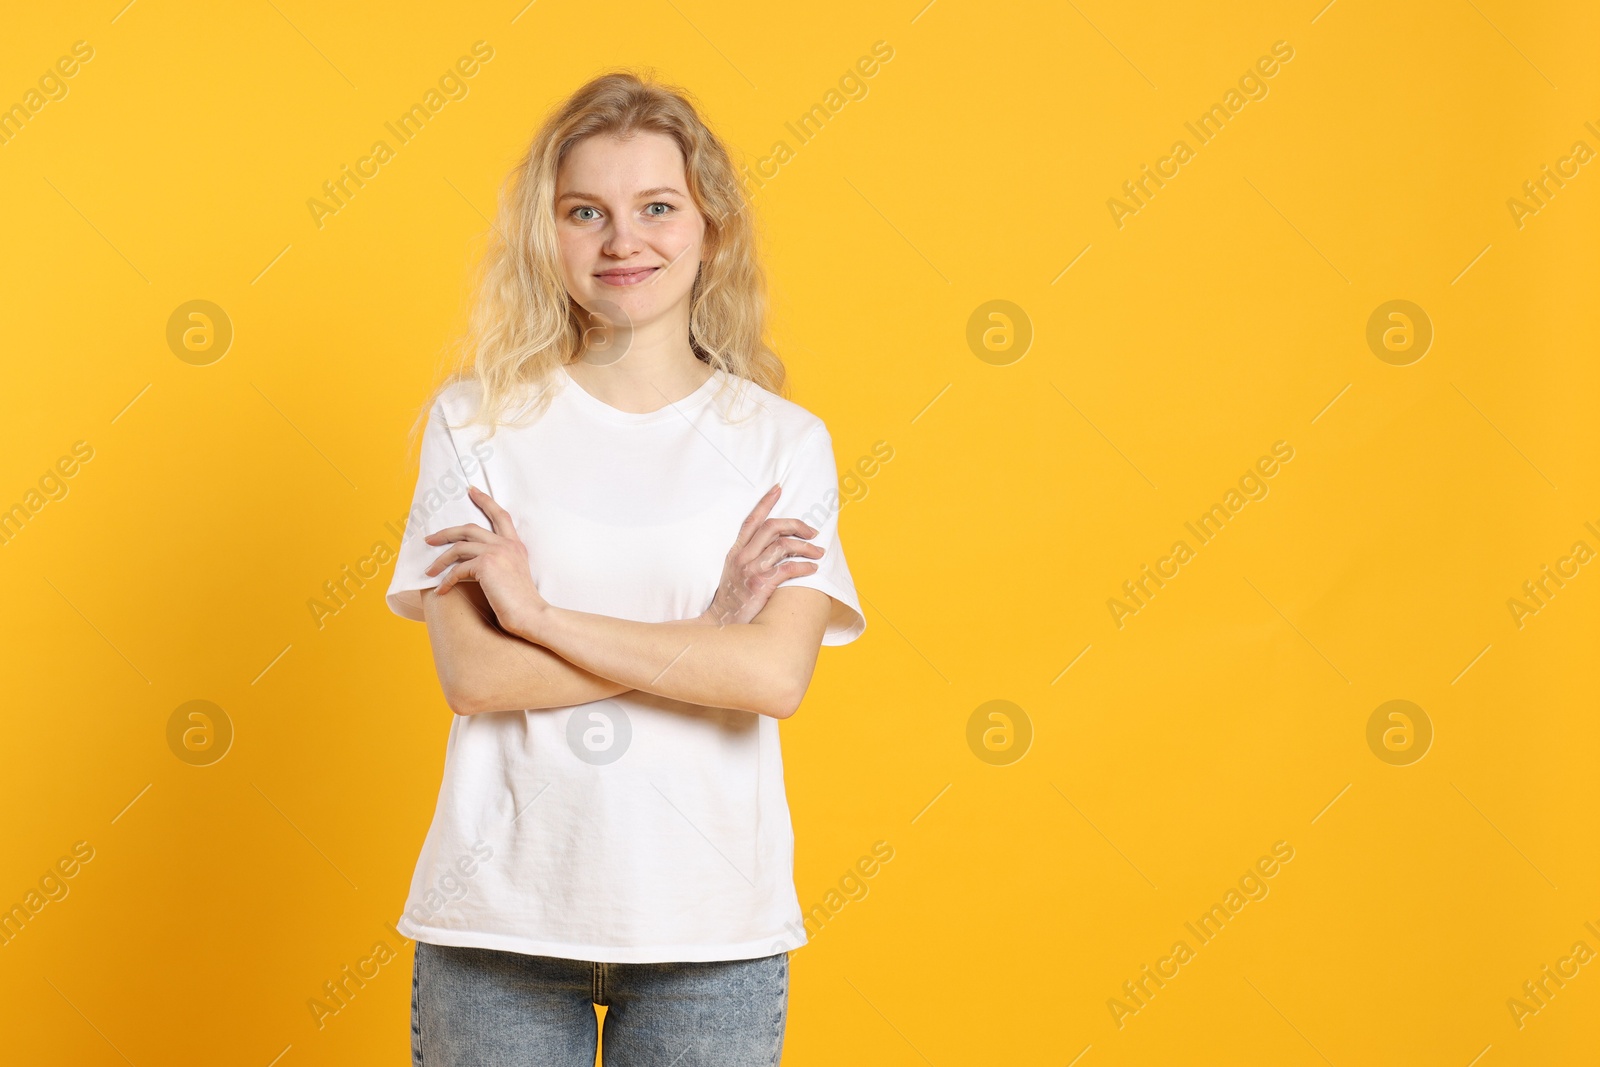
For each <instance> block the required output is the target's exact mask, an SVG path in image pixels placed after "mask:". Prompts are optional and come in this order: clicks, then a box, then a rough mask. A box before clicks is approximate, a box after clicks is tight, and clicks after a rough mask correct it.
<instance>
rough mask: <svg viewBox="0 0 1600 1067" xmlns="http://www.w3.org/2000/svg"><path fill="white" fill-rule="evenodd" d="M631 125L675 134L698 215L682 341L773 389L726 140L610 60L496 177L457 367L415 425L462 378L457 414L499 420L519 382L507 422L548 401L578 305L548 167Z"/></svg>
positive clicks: (491, 423) (577, 330)
mask: <svg viewBox="0 0 1600 1067" xmlns="http://www.w3.org/2000/svg"><path fill="white" fill-rule="evenodd" d="M640 132H654V133H662V134H666V135H667V136H668V137H671V138H672V139H673V140H674V141H676V142H677V145H678V148H679V150H680V151H682V153H683V161H684V173H685V176H686V177H687V181H688V186H689V188H688V194H689V196H690V198H691V199H692V200H693V201H694V203H695V206H696V207H697V208H698V209H699V211H700V213H701V215H703V216H704V218H705V220H706V232H705V246H706V251H707V259H706V261H705V262H704V263H702V264H700V265H699V272H698V273H697V275H696V276H695V281H694V286H693V289H692V290H691V293H690V312H689V344H690V347H691V348H692V349H693V350H694V353H695V356H696V357H697V358H699V359H700V360H701V361H702V362H704V363H707V364H709V365H710V366H712V367H713V368H717V369H720V370H723V371H726V372H727V373H728V374H730V375H732V376H733V377H734V378H742V379H745V380H747V381H751V382H755V383H756V384H758V385H760V386H761V387H762V388H764V389H767V390H768V391H770V392H773V393H776V394H778V395H780V396H781V395H783V392H784V385H785V381H786V378H787V372H786V370H785V368H784V365H783V361H782V360H781V359H779V358H778V356H777V355H776V353H774V352H773V351H772V350H771V349H769V348H768V347H767V346H766V344H765V342H764V341H763V337H764V335H765V333H766V325H767V322H766V320H767V290H766V275H765V273H764V272H763V270H762V268H761V264H760V261H759V259H758V256H757V234H756V229H755V225H754V221H753V213H752V212H751V210H750V207H749V203H748V201H747V200H746V198H745V193H744V189H743V187H742V186H741V185H740V184H739V179H738V171H737V170H736V169H735V166H734V163H733V160H732V158H731V157H730V154H729V152H728V150H727V148H726V147H725V146H724V145H723V143H722V141H721V140H720V139H719V138H718V137H717V136H716V134H714V133H713V132H712V131H711V129H710V127H709V126H708V125H707V123H706V122H705V120H704V119H702V118H701V117H700V114H699V112H698V111H697V109H696V107H695V105H694V103H693V98H692V97H691V95H690V94H689V93H688V92H686V91H685V90H683V89H680V88H678V87H676V86H671V85H666V84H663V83H661V82H660V81H658V80H656V78H655V77H654V75H653V74H651V73H649V72H646V73H644V74H643V75H641V74H638V73H635V72H633V71H631V70H615V71H611V72H608V73H605V74H602V75H600V76H599V77H596V78H594V79H593V80H591V81H589V82H588V83H587V84H585V85H584V86H582V87H581V88H579V89H578V90H577V91H576V92H574V93H573V94H572V95H571V96H570V97H568V98H567V99H566V100H565V101H563V102H561V103H560V104H558V105H556V106H555V107H554V108H552V110H551V111H550V113H549V114H548V115H547V116H546V118H545V120H544V122H543V124H542V125H540V127H539V129H538V131H537V132H536V133H535V134H534V137H533V140H532V142H531V143H530V144H529V145H528V150H527V152H526V153H525V154H524V155H523V157H522V159H521V160H520V161H519V162H518V163H517V165H516V166H515V167H514V168H512V170H511V172H510V174H508V175H507V177H506V180H505V182H504V183H503V184H502V187H501V191H500V200H499V208H498V211H497V214H496V218H495V221H494V224H493V225H492V226H491V228H490V231H489V233H488V235H487V238H486V240H487V244H486V247H485V250H484V254H483V257H482V260H481V261H480V264H479V268H478V271H477V277H476V279H475V282H474V290H475V292H474V296H473V300H472V304H471V309H470V313H469V319H468V326H467V330H466V332H465V333H464V334H463V335H461V336H460V337H458V338H456V339H455V341H454V342H453V345H454V347H455V349H456V351H457V352H458V364H457V367H456V369H455V370H454V371H452V372H451V373H449V375H448V377H447V378H446V379H445V380H444V381H443V382H442V383H441V384H440V385H439V386H438V387H437V388H436V389H435V390H434V391H433V393H432V394H431V395H430V397H429V400H428V403H427V405H425V407H424V410H423V411H422V413H421V417H420V418H419V419H418V426H419V427H420V426H421V425H422V423H424V422H425V421H426V420H427V416H428V410H429V409H431V407H432V405H433V402H434V400H435V399H436V398H437V397H438V395H439V394H440V393H441V392H443V391H444V390H445V389H447V388H449V387H450V386H451V385H453V384H455V383H457V382H459V381H463V380H472V379H475V380H476V381H477V382H478V383H479V384H480V385H481V386H482V402H481V403H480V404H479V407H478V411H477V412H476V413H475V414H474V416H473V418H472V419H471V420H469V421H468V423H466V425H474V424H483V425H486V426H488V427H489V429H490V431H491V432H492V431H493V430H494V429H495V428H496V427H497V426H499V425H500V424H501V423H503V422H507V421H510V420H508V419H507V418H506V412H507V409H508V408H509V407H510V406H511V405H512V404H513V403H514V402H515V401H518V400H520V399H522V398H523V397H524V396H525V395H526V394H527V393H528V392H529V391H530V387H535V388H536V389H537V394H536V396H535V397H534V398H533V400H534V403H533V405H532V406H531V407H529V408H528V409H527V410H526V414H525V416H524V417H523V418H519V419H517V420H514V424H516V425H521V424H523V422H525V421H526V420H527V419H531V418H533V417H534V416H536V415H537V414H539V413H542V412H543V411H544V410H545V408H546V407H547V406H548V404H549V400H550V396H551V391H550V390H549V389H547V388H545V387H544V386H545V385H546V384H547V383H549V382H550V381H551V377H552V376H553V375H554V374H556V373H557V372H558V371H559V368H560V367H562V366H563V365H565V364H568V363H571V362H573V361H574V360H575V359H576V358H577V356H578V354H579V352H580V351H581V350H582V347H583V336H584V330H585V322H584V316H587V314H588V313H587V312H586V311H584V309H583V308H582V307H581V306H580V305H579V304H578V303H577V302H576V301H575V300H573V299H572V297H571V295H570V294H569V293H568V292H567V289H566V284H565V282H564V281H563V280H562V272H561V250H560V245H559V243H558V240H557V237H556V218H555V193H556V173H557V170H558V169H559V167H560V166H561V162H562V160H564V159H565V158H566V156H567V153H568V152H570V151H571V150H572V148H573V146H574V145H576V144H578V143H579V142H580V141H582V140H584V139H585V138H589V137H595V136H600V135H611V136H616V137H624V138H626V137H629V136H632V135H633V134H635V133H640ZM589 328H591V329H592V327H589ZM415 434H416V430H413V437H415Z"/></svg>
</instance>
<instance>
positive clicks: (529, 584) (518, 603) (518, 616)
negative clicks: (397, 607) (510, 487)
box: [423, 485, 549, 634]
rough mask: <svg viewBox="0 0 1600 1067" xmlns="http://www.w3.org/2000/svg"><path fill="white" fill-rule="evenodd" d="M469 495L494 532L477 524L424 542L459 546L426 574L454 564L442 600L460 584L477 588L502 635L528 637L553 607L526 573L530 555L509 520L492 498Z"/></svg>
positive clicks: (474, 490)
mask: <svg viewBox="0 0 1600 1067" xmlns="http://www.w3.org/2000/svg"><path fill="white" fill-rule="evenodd" d="M467 493H468V495H469V497H470V498H471V500H472V502H473V503H474V504H476V505H477V506H478V509H479V510H480V511H482V512H483V513H484V514H485V515H487V516H488V517H489V524H490V526H491V527H492V529H489V530H485V529H484V528H483V527H482V526H479V525H478V524H477V523H468V524H466V525H465V526H447V527H445V528H444V529H442V530H435V531H434V532H433V533H431V534H429V535H428V536H426V537H424V538H423V541H425V542H427V543H428V544H430V545H442V544H447V543H449V542H455V543H454V544H452V545H451V546H450V548H449V549H448V550H446V551H445V552H444V553H442V554H441V555H440V556H439V558H438V559H436V560H434V561H433V564H432V565H431V566H430V567H429V568H428V569H427V570H426V571H424V572H423V573H425V574H429V575H433V574H437V573H439V572H440V571H442V570H443V569H444V568H445V567H448V566H450V564H452V563H453V564H455V566H454V567H453V568H452V569H451V571H450V573H449V574H447V575H445V577H444V580H443V581H442V582H440V583H439V587H438V590H437V593H438V595H441V596H442V595H443V594H445V593H447V592H449V591H450V589H451V588H452V587H453V586H454V585H455V584H456V583H457V582H477V583H478V584H479V585H480V586H482V587H483V595H484V597H485V599H487V600H488V601H489V606H490V607H491V608H493V609H494V613H495V618H496V619H497V620H498V621H499V623H500V626H501V628H502V629H505V630H508V631H510V632H512V633H517V634H527V633H531V632H533V631H534V629H535V627H534V625H533V623H534V620H536V619H537V618H538V616H539V614H540V612H542V611H543V610H544V609H545V608H547V607H549V604H548V603H547V602H546V601H545V599H544V598H543V597H542V596H540V595H539V589H538V587H537V586H536V585H534V582H533V573H532V571H530V570H529V569H528V549H527V546H526V545H524V544H523V543H522V539H521V538H519V537H518V536H517V528H516V526H515V525H513V524H512V522H511V515H510V514H509V513H508V512H507V511H506V509H505V508H503V507H501V506H500V505H499V504H497V503H496V502H495V499H494V497H492V496H490V495H489V494H488V493H485V492H484V491H483V490H482V489H479V488H478V487H477V486H475V485H469V486H467Z"/></svg>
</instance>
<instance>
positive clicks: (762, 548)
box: [388, 73, 866, 1067]
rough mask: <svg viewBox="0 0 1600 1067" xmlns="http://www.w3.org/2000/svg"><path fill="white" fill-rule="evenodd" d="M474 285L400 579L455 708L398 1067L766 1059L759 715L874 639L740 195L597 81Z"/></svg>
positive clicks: (669, 123) (783, 934)
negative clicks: (601, 1017) (791, 390)
mask: <svg viewBox="0 0 1600 1067" xmlns="http://www.w3.org/2000/svg"><path fill="white" fill-rule="evenodd" d="M484 262H485V272H484V276H483V279H482V283H481V285H480V288H479V292H478V298H477V301H476V304H475V306H474V308H473V312H472V320H471V328H470V331H469V335H468V338H467V341H468V344H467V346H466V347H467V349H468V351H469V354H470V356H471V361H470V363H471V365H470V368H469V369H468V370H466V371H463V372H461V373H459V374H457V375H455V376H454V377H453V378H452V379H451V380H450V381H448V382H447V383H446V384H445V385H444V386H443V387H442V388H441V389H440V390H439V391H438V392H437V393H436V394H435V397H434V399H433V401H432V403H431V404H430V405H429V407H428V421H427V425H426V429H425V431H424V433H423V440H422V458H421V470H420V472H419V476H418V480H417V488H416V495H415V497H414V499H413V503H412V511H411V515H410V517H409V519H408V521H407V526H406V534H405V537H404V538H403V540H402V544H401V547H400V550H399V552H398V556H397V559H396V562H395V571H394V578H393V580H392V582H391V583H390V586H389V590H388V603H389V606H390V607H391V608H392V609H393V610H394V611H395V612H397V613H398V614H400V615H402V616H404V617H406V618H409V619H415V620H420V621H425V622H426V623H427V627H428V637H429V641H430V643H431V646H432V649H433V657H434V663H435V666H436V668H437V671H438V675H439V681H440V684H441V687H442V688H443V690H444V695H445V698H446V700H447V701H448V703H449V704H450V706H451V708H452V709H453V710H454V711H455V712H456V716H455V718H454V720H453V721H452V723H451V727H450V734H449V739H448V742H447V745H446V749H445V767H444V777H443V782H442V784H441V786H440V790H439V800H438V806H437V808H436V810H435V813H434V817H433V823H432V825H431V826H430V827H429V830H428V836H427V839H426V841H425V842H424V844H423V847H422V854H421V858H420V859H419V861H418V863H417V867H416V873H415V875H414V877H413V879H412V882H411V892H410V896H409V898H408V899H407V901H406V910H405V913H404V915H403V916H402V917H401V918H400V921H399V923H398V925H397V929H398V930H399V931H400V932H401V933H403V934H405V935H406V936H407V937H411V938H413V939H414V940H415V941H416V943H417V944H416V960H415V969H414V972H413V985H412V988H413V993H412V1049H413V1057H414V1060H415V1062H416V1063H417V1064H419V1065H426V1067H447V1065H455V1064H502V1063H529V1064H534V1063H537V1064H540V1065H567V1064H571V1065H573V1067H589V1065H592V1064H593V1063H594V1057H595V1053H596V1042H597V1038H603V1040H601V1041H600V1046H601V1048H602V1049H603V1053H604V1056H605V1062H606V1064H608V1065H643V1064H661V1065H663V1067H665V1065H668V1064H671V1065H673V1067H691V1065H696V1064H699V1065H713V1064H714V1065H738V1067H754V1065H763V1064H776V1063H777V1062H778V1057H779V1055H780V1053H781V1051H782V1046H783V1034H784V1025H785V1019H786V1015H787V1004H788V953H789V952H790V951H791V950H793V949H795V948H798V947H799V946H801V945H803V944H805V943H806V936H805V928H804V925H803V919H802V916H801V913H800V907H799V900H798V898H797V896H796V893H795V889H794V880H793V856H794V837H793V833H792V831H791V827H790V821H789V809H788V803H787V799H786V796H785V792H784V781H783V766H782V759H781V752H780V748H779V740H778V721H779V720H780V719H783V718H787V717H788V716H789V715H791V714H793V713H794V711H795V709H796V707H797V706H798V705H799V703H800V700H801V697H802V696H803V695H804V693H805V691H806V688H807V686H808V685H809V683H810V679H811V675H812V671H813V669H814V667H815V665H816V660H817V655H818V650H819V646H820V645H824V644H827V645H840V644H845V643H847V642H850V641H853V640H855V639H856V638H857V637H859V636H860V635H861V633H862V632H863V631H864V630H865V628H866V620H865V619H864V618H863V616H862V614H861V609H860V604H859V602H858V599H857V597H856V592H855V586H854V583H853V580H852V578H851V575H850V570H849V567H848V566H847V564H846V562H845V557H844V550H843V547H842V546H841V545H840V543H839V538H838V509H839V496H838V482H837V476H836V474H835V469H834V458H833V445H832V440H831V438H830V436H829V434H828V430H827V427H826V426H825V425H824V423H823V422H822V420H821V419H819V418H818V417H817V416H815V415H813V414H811V413H810V412H808V411H806V410H805V409H804V408H802V407H800V406H799V405H797V404H794V403H792V402H791V401H789V400H786V399H784V398H783V397H781V396H779V395H778V391H779V390H781V389H782V388H783V380H784V368H783V364H782V363H781V362H780V360H779V359H778V357H777V356H776V355H774V354H773V353H772V352H770V351H769V350H768V349H767V348H765V347H764V346H763V343H762V336H763V332H764V326H765V322H764V320H765V308H766V300H765V294H764V284H765V283H764V275H763V273H762V270H761V267H760V265H759V263H758V262H757V259H756V251H755V234H754V229H753V225H752V220H751V213H750V211H749V209H748V206H747V205H746V203H745V200H744V195H743V191H742V189H741V188H740V186H739V182H738V177H737V173H736V171H735V168H734V166H733V164H732V163H731V161H730V159H729V155H728V153H727V151H726V150H725V148H724V147H723V145H722V144H721V143H720V142H719V141H718V140H717V138H716V137H715V136H714V135H713V134H712V133H711V131H710V130H709V129H708V128H707V126H706V124H705V123H704V122H703V121H702V120H701V118H700V117H699V116H698V115H697V114H696V111H695V108H694V107H693V106H692V105H691V103H690V102H689V101H688V100H687V99H686V98H685V96H684V95H683V94H682V93H681V91H679V90H675V89H672V88H670V87H666V86H662V85H659V84H657V83H654V82H650V81H644V80H641V79H640V78H638V77H636V76H634V75H632V74H626V73H621V74H609V75H606V76H604V77H601V78H597V79H596V80H594V81H592V82H590V83H589V84H588V85H585V86H584V87H583V88H581V89H580V90H578V92H577V93H575V94H574V95H573V96H572V97H571V98H570V99H569V100H567V101H566V102H565V103H564V104H562V105H561V106H560V107H559V108H557V109H556V110H555V111H554V112H553V113H552V114H551V116H550V117H549V118H548V119H547V120H546V121H545V123H544V124H543V126H542V127H541V128H540V129H539V131H538V132H537V134H536V135H535V137H534V139H533V142H532V144H531V146H530V148H529V150H528V152H527V154H526V156H525V157H524V158H523V159H522V161H521V162H520V163H519V164H518V166H517V167H516V168H515V169H514V171H513V173H512V174H511V176H510V178H509V179H508V182H507V187H506V190H505V194H504V196H503V197H502V204H501V207H500V211H499V217H498V219H497V220H496V223H495V226H494V234H493V236H492V237H491V238H490V247H489V250H488V253H487V255H486V257H485V261H484ZM769 514H770V515H771V516H772V517H768V516H769ZM730 545H731V547H729V546H730ZM596 1004H600V1005H605V1006H606V1009H607V1010H606V1015H605V1026H604V1033H603V1035H598V1034H597V1032H596V1031H597V1027H596V1020H595V1005H596Z"/></svg>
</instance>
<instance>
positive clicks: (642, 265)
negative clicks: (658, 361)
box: [555, 132, 706, 329]
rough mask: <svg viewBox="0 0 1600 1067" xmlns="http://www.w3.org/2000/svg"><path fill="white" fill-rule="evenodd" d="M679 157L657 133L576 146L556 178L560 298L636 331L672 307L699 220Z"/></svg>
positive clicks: (692, 266) (688, 276)
mask: <svg viewBox="0 0 1600 1067" xmlns="http://www.w3.org/2000/svg"><path fill="white" fill-rule="evenodd" d="M688 190H689V185H688V182H687V180H686V178H685V175H684V170H683V153H682V152H680V151H679V150H678V144H677V142H676V141H674V140H672V138H670V137H668V136H666V135H665V134H661V133H642V132H641V133H636V134H634V135H633V136H632V137H630V138H629V139H627V140H625V141H624V140H619V139H617V138H615V137H612V136H609V135H597V136H594V137H589V138H586V139H585V140H583V141H580V142H578V144H577V145H575V146H573V148H572V149H571V150H570V151H569V152H568V153H567V157H566V159H564V160H563V161H562V163H561V168H560V170H559V171H558V172H557V174H556V202H555V213H556V233H557V234H558V236H559V237H560V241H561V268H562V274H563V277H564V280H565V281H566V286H567V292H568V293H570V294H571V295H572V298H573V299H574V300H576V301H577V302H578V304H579V305H581V306H582V307H583V308H585V309H586V310H588V311H590V312H593V313H596V314H599V315H601V316H602V317H604V318H605V319H606V320H608V321H610V320H611V319H612V317H613V316H618V317H620V318H621V320H622V321H620V322H617V323H616V325H621V326H628V327H632V328H634V329H638V328H640V327H642V326H644V325H645V324H647V323H650V322H652V321H655V320H658V319H661V318H663V317H665V316H667V315H669V314H671V313H673V312H674V310H675V309H679V308H680V305H681V313H682V315H683V317H684V319H685V320H687V318H688V307H689V294H690V291H691V290H692V289H693V287H694V280H695V275H696V274H697V273H698V272H699V269H700V260H701V256H702V254H703V249H704V239H705V229H706V225H705V218H704V216H702V215H701V214H700V211H699V209H698V208H697V207H695V204H694V201H693V200H691V199H690V197H689V191H688Z"/></svg>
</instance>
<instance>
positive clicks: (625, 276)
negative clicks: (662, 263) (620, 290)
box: [595, 267, 660, 285]
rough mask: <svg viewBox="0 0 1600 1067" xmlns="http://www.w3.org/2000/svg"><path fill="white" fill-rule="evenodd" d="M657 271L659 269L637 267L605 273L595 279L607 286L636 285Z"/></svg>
mask: <svg viewBox="0 0 1600 1067" xmlns="http://www.w3.org/2000/svg"><path fill="white" fill-rule="evenodd" d="M658 270H660V268H659V267H638V268H633V269H629V270H622V271H607V272H606V273H604V274H597V275H595V277H596V278H599V279H600V280H601V281H602V282H605V283H606V284H607V285H638V284H639V283H640V282H642V281H644V280H645V279H646V278H649V277H651V276H652V275H654V274H655V273H656V271H658Z"/></svg>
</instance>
